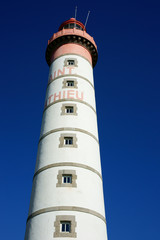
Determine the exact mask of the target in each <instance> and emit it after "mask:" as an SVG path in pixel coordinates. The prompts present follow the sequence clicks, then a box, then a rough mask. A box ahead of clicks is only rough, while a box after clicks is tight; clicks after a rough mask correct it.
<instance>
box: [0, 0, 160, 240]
mask: <svg viewBox="0 0 160 240" xmlns="http://www.w3.org/2000/svg"><path fill="white" fill-rule="evenodd" d="M76 5H77V6H78V12H77V19H78V20H79V21H82V22H83V23H84V22H85V19H86V16H87V12H88V10H90V11H91V13H90V17H89V20H88V23H87V32H88V33H89V34H90V35H91V36H93V37H94V39H95V41H96V43H97V46H98V53H99V58H98V63H97V65H96V67H95V69H94V78H95V89H96V103H97V114H98V126H99V138H100V148H101V161H102V169H103V182H104V195H105V205H106V217H107V230H108V239H109V240H117V239H118V240H128V239H129V240H132V239H134V240H135V239H136V240H143V239H145V240H150V239H154V240H159V239H160V233H159V229H160V218H159V215H160V204H159V202H160V192H159V189H160V188H159V187H160V179H159V172H160V160H159V159H160V151H159V145H160V127H159V122H160V108H159V106H160V104H159V103H160V90H159V89H160V81H159V80H160V67H159V65H160V44H159V43H160V15H159V12H160V2H159V1H142V0H139V1H132V0H131V1H123V0H122V1H117V0H115V1H114V0H113V1H108V2H107V1H106V2H104V1H102V0H99V1H96V2H93V1H92V2H91V1H90V2H89V1H88V2H86V1H84V0H82V1H72V0H71V1H64V0H62V1H60V2H57V1H56V4H55V2H54V1H41V0H40V1H34V0H33V1H31V0H28V1H16V0H15V1H2V2H1V6H0V26H1V27H0V31H1V38H0V43H1V44H0V52H1V54H0V68H1V96H0V98H1V118H0V119H1V124H0V126H1V138H0V141H1V174H0V189H1V198H0V202H1V218H0V226H1V239H6V240H9V239H15V240H21V239H23V238H24V233H25V224H26V219H27V214H28V208H29V201H30V194H31V187H32V178H33V174H34V168H35V161H36V154H37V144H38V139H39V134H40V126H41V119H42V112H43V105H44V98H45V91H46V86H47V79H48V71H49V68H48V66H47V63H46V62H45V50H46V46H47V40H48V39H49V38H50V37H51V36H52V34H53V33H54V32H57V31H58V27H59V25H60V24H61V23H62V22H63V21H65V20H67V19H69V18H71V17H74V8H75V6H76Z"/></svg>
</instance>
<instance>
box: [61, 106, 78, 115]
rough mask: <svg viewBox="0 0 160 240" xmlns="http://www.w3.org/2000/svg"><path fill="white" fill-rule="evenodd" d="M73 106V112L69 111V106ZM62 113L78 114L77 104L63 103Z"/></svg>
mask: <svg viewBox="0 0 160 240" xmlns="http://www.w3.org/2000/svg"><path fill="white" fill-rule="evenodd" d="M69 107H72V108H73V112H67V111H66V110H67V108H69ZM61 115H71V116H77V104H74V103H63V104H62V107H61Z"/></svg>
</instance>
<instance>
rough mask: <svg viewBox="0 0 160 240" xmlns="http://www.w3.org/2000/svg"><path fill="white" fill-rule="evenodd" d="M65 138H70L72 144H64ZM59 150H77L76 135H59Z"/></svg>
mask: <svg viewBox="0 0 160 240" xmlns="http://www.w3.org/2000/svg"><path fill="white" fill-rule="evenodd" d="M65 138H72V140H73V142H72V144H66V143H65ZM59 141H60V143H59V148H62V147H65V148H77V147H78V146H77V137H76V134H73V133H64V134H61V135H60V137H59Z"/></svg>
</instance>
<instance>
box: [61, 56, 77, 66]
mask: <svg viewBox="0 0 160 240" xmlns="http://www.w3.org/2000/svg"><path fill="white" fill-rule="evenodd" d="M69 61H73V62H74V64H69ZM73 66H74V67H78V60H77V58H71V57H70V58H65V60H64V67H73Z"/></svg>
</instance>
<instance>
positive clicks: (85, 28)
mask: <svg viewBox="0 0 160 240" xmlns="http://www.w3.org/2000/svg"><path fill="white" fill-rule="evenodd" d="M89 14H90V11H88V14H87V17H86V22H85V25H84V27H85V29H86V25H87V22H88V18H89Z"/></svg>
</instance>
